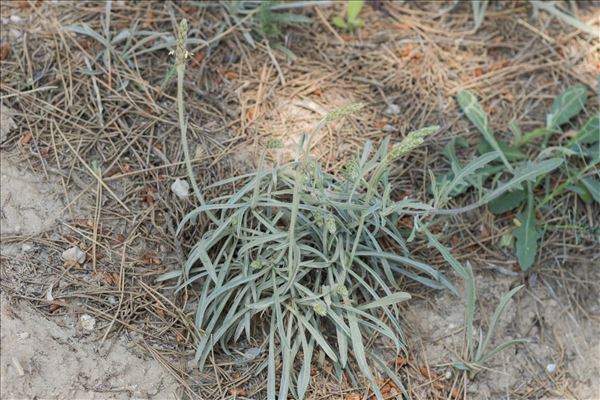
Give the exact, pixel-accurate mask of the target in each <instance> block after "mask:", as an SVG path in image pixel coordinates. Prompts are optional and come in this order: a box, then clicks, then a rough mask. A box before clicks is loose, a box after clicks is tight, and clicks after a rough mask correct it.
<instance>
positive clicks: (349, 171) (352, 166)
mask: <svg viewBox="0 0 600 400" xmlns="http://www.w3.org/2000/svg"><path fill="white" fill-rule="evenodd" d="M359 172H360V167H359V165H358V161H357V160H356V158H351V159H349V160H348V162H347V163H346V166H345V167H344V176H345V177H346V179H348V180H350V181H354V180H356V178H358V174H359Z"/></svg>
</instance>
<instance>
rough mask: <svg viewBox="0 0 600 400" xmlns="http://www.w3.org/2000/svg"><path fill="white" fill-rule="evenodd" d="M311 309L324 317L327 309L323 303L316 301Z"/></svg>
mask: <svg viewBox="0 0 600 400" xmlns="http://www.w3.org/2000/svg"><path fill="white" fill-rule="evenodd" d="M313 310H314V312H315V314H317V315H319V316H321V317H324V316H325V315H327V309H326V308H325V304H323V303H317V304H315V305H314V306H313Z"/></svg>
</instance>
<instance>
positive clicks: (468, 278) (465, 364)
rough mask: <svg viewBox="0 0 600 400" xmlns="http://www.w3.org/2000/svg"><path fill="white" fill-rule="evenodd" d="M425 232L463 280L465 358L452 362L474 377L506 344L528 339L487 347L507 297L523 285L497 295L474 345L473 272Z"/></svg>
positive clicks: (513, 340)
mask: <svg viewBox="0 0 600 400" xmlns="http://www.w3.org/2000/svg"><path fill="white" fill-rule="evenodd" d="M425 235H427V237H428V239H429V243H430V244H432V245H433V246H434V247H435V248H436V249H437V250H438V251H439V252H440V253H441V254H442V256H443V257H444V259H445V260H446V262H448V264H450V265H451V266H452V267H453V268H454V270H455V271H456V272H457V273H458V275H459V276H460V277H461V278H462V279H463V280H464V282H465V294H464V298H465V303H466V304H465V338H466V351H465V358H466V360H464V361H460V362H456V363H454V368H457V369H460V370H463V371H467V372H468V376H469V378H470V379H473V378H475V375H477V373H478V372H479V371H480V370H481V369H482V368H483V367H484V366H485V364H486V363H487V362H489V361H490V360H491V359H492V358H494V357H495V356H496V355H497V354H498V353H500V352H502V351H504V350H506V349H507V348H509V347H511V346H514V345H516V344H519V343H527V342H528V340H527V339H512V340H508V341H506V342H503V343H501V344H499V345H498V346H496V347H494V348H493V349H492V350H489V351H488V347H489V345H490V342H491V341H492V339H493V337H494V335H495V332H496V327H497V325H498V321H499V320H500V318H501V317H502V314H503V313H504V311H505V309H506V306H507V305H508V302H509V301H510V299H511V298H512V297H513V296H514V295H515V294H516V293H517V292H518V291H519V290H521V289H522V288H523V285H521V286H517V287H515V288H514V289H512V290H510V291H509V292H508V293H506V294H505V295H504V296H502V298H501V299H500V302H499V303H498V306H497V307H496V310H495V311H494V314H493V315H492V317H491V319H490V323H489V325H488V329H487V333H486V334H485V336H484V334H483V329H482V328H481V327H480V328H479V335H478V338H479V339H478V340H477V347H476V345H475V341H474V340H473V338H474V320H475V304H476V299H477V293H476V287H475V277H474V275H473V270H472V268H471V265H470V264H469V263H468V262H467V264H466V267H465V266H463V265H462V264H461V263H459V262H458V260H456V258H454V257H453V256H452V254H451V253H450V251H449V250H448V249H447V248H446V247H444V246H443V245H442V244H441V243H439V242H438V241H437V239H436V238H435V237H434V236H433V235H432V234H431V233H430V232H429V231H427V230H425Z"/></svg>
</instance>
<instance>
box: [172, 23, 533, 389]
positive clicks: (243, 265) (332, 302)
mask: <svg viewBox="0 0 600 400" xmlns="http://www.w3.org/2000/svg"><path fill="white" fill-rule="evenodd" d="M186 32H187V23H186V22H185V20H184V21H182V22H181V24H180V27H179V34H178V45H177V49H176V54H175V56H176V70H177V77H178V85H177V87H178V93H177V100H178V101H177V104H178V111H179V113H178V116H179V125H180V129H181V141H182V146H183V150H184V155H185V158H186V167H187V172H188V178H189V179H190V180H191V182H192V188H193V189H194V194H195V196H196V198H197V200H198V203H199V206H198V207H196V208H195V209H193V210H192V211H190V212H189V213H188V214H187V215H186V216H185V217H184V218H183V220H182V221H181V223H180V225H179V227H178V231H177V233H178V234H179V233H181V231H182V230H183V229H185V228H186V227H188V226H189V225H192V226H193V225H194V223H195V221H197V220H198V217H199V216H201V215H206V216H207V217H208V222H209V225H208V227H207V229H206V230H205V231H204V232H203V233H202V236H201V237H199V238H198V239H197V241H196V243H195V244H194V246H193V247H192V249H191V251H190V253H189V255H188V259H187V261H186V263H185V265H184V266H183V268H182V269H181V270H178V271H171V272H168V273H166V274H164V275H163V276H161V278H160V280H163V281H164V280H170V279H178V284H177V290H182V289H184V288H186V287H188V286H190V285H192V284H193V285H194V286H193V287H194V288H197V289H198V290H199V299H198V308H197V311H196V316H195V323H196V327H197V328H198V330H199V331H200V332H201V339H200V342H199V344H198V347H197V350H196V355H195V360H196V361H197V362H198V363H199V366H200V368H202V367H204V365H205V363H206V360H207V358H208V356H209V354H210V353H211V352H212V350H213V348H214V347H215V346H218V347H219V348H220V349H222V351H223V352H224V353H226V354H230V353H231V350H232V349H233V348H234V346H235V343H236V342H239V341H241V340H243V339H244V338H246V339H254V338H256V337H257V336H258V337H265V338H266V340H265V347H266V348H267V349H268V356H267V359H266V361H265V362H264V363H263V369H264V368H267V398H269V399H274V398H277V397H278V398H280V399H287V398H288V396H289V395H290V394H291V395H292V396H293V397H296V398H300V399H302V398H303V397H304V396H305V394H306V391H307V389H308V385H309V383H310V379H311V377H310V375H311V374H310V371H311V366H312V365H313V356H314V355H316V354H319V355H320V356H321V357H320V358H322V359H328V360H329V362H330V363H331V364H332V365H333V366H334V367H335V371H336V373H337V375H338V377H339V378H340V379H341V378H342V374H343V372H345V371H346V372H349V376H350V377H355V375H356V374H354V373H353V371H354V370H356V369H358V371H359V372H360V373H361V374H362V375H363V376H365V377H366V378H367V379H368V380H369V381H370V383H371V389H372V390H373V393H374V394H375V396H376V397H377V398H378V399H382V398H383V396H382V394H381V392H380V390H379V387H378V385H377V383H376V380H375V373H374V371H373V370H372V367H371V366H372V365H373V364H375V365H377V367H378V368H379V370H380V371H381V372H382V373H384V374H386V375H387V376H388V377H389V378H391V379H392V380H393V382H394V383H395V384H396V385H397V386H398V387H399V388H401V389H402V390H403V391H404V389H403V386H402V383H401V382H400V380H399V379H398V377H397V376H396V375H395V374H394V372H393V371H392V370H390V369H389V368H388V367H387V366H386V363H385V362H384V361H383V360H381V359H380V358H379V357H378V356H377V355H376V354H374V353H373V352H371V351H370V350H369V349H368V348H367V347H366V346H365V342H366V340H367V339H370V338H372V337H373V336H381V337H385V338H387V340H389V341H390V342H391V343H393V344H394V346H395V350H396V352H403V351H405V350H406V347H405V340H404V335H403V333H402V329H401V326H400V321H399V310H398V307H397V304H398V303H400V302H402V301H406V300H408V299H410V295H409V294H408V293H406V292H403V291H402V290H401V289H400V287H399V286H398V283H397V282H398V280H399V278H401V277H407V278H409V279H413V280H416V281H418V282H420V283H422V284H424V285H427V286H430V287H434V288H447V289H450V290H451V291H452V292H453V293H455V294H457V295H458V291H457V289H456V288H455V287H454V285H453V284H452V283H451V282H450V281H449V280H448V279H447V278H446V277H445V276H444V275H443V274H442V273H440V272H439V271H438V270H437V269H436V268H434V267H432V266H430V265H428V264H426V263H424V262H421V261H418V260H416V259H414V258H413V257H411V255H410V251H409V249H408V243H407V241H408V240H407V239H405V238H404V237H403V236H402V234H401V233H400V231H399V230H398V222H399V220H400V219H401V218H403V217H404V216H407V215H408V216H414V218H415V219H414V221H415V223H414V229H413V231H412V232H411V233H410V235H409V237H408V239H411V238H413V237H414V236H415V235H416V234H418V233H419V230H422V229H425V232H426V233H428V232H427V231H426V224H422V223H421V218H426V217H428V216H432V215H436V214H449V213H458V212H461V211H462V209H459V210H441V209H439V208H435V207H437V204H442V203H443V201H442V200H441V199H444V198H446V197H447V193H451V192H452V191H453V190H454V187H455V186H456V185H460V184H462V183H463V181H464V180H468V179H469V177H470V176H471V175H472V174H474V173H476V172H477V171H478V170H479V169H480V168H483V167H485V165H486V164H487V163H489V162H491V161H492V160H494V159H496V158H498V157H499V152H492V153H491V154H488V155H484V156H482V157H479V158H478V159H476V160H473V161H472V162H471V163H469V164H468V165H466V166H465V167H464V168H462V169H460V170H459V169H457V170H455V173H456V174H455V176H454V178H453V179H451V180H450V181H449V182H445V183H444V184H443V185H441V186H439V188H440V190H436V193H435V196H434V197H435V199H434V205H431V204H426V203H422V202H419V201H415V200H411V199H403V200H400V201H393V200H392V199H391V197H390V195H391V193H392V186H391V183H390V182H389V179H388V174H389V169H390V167H391V166H392V165H393V164H394V163H395V162H397V160H398V159H399V158H401V157H403V156H405V155H407V154H408V153H410V152H411V151H412V150H414V149H415V148H416V147H418V146H420V145H421V144H422V143H423V141H424V140H425V138H426V137H427V136H428V135H431V134H433V133H435V132H436V131H437V130H438V127H429V128H423V129H420V130H417V131H415V132H412V133H409V134H408V135H407V136H406V137H405V139H404V140H403V141H401V142H400V143H397V144H395V145H394V146H392V147H391V149H389V146H390V140H389V138H386V139H384V140H383V141H382V142H381V144H380V145H379V147H378V148H377V149H374V148H373V144H372V143H370V142H367V144H366V145H365V147H364V149H363V151H362V154H361V155H360V157H356V158H354V159H350V160H349V161H348V163H347V165H346V167H345V168H344V170H343V171H340V173H338V174H332V173H329V172H327V171H324V170H323V169H322V168H321V165H320V163H319V162H318V160H315V159H314V158H313V157H311V155H310V152H309V149H310V148H311V145H310V140H311V138H312V137H315V136H316V134H317V133H318V131H319V130H320V129H322V128H323V127H324V126H325V125H326V124H328V123H331V122H333V121H335V120H338V119H340V118H344V117H346V116H347V115H348V114H350V113H352V112H357V111H359V110H360V109H361V108H362V105H360V104H352V105H349V106H346V107H343V108H341V109H339V110H336V111H333V112H331V113H329V114H328V115H326V116H325V117H324V118H323V120H321V122H320V123H319V124H318V125H317V127H316V128H315V129H314V131H313V132H312V133H311V134H310V135H304V136H303V138H302V140H301V142H300V143H299V145H298V148H297V152H296V158H295V160H294V161H292V162H288V163H285V164H283V165H280V164H276V165H274V166H272V167H267V165H266V163H265V160H266V156H267V154H268V152H276V151H277V150H278V148H279V147H281V145H282V144H281V141H278V140H270V141H269V143H268V145H267V146H266V148H265V149H264V152H263V154H262V156H261V157H260V160H259V162H258V167H257V170H256V172H253V173H248V174H245V175H241V176H236V177H231V178H227V179H224V180H221V181H219V182H216V183H214V184H212V185H210V186H208V187H206V188H205V189H207V190H211V191H214V190H215V189H218V190H216V191H217V192H219V193H221V195H219V197H216V198H213V199H210V200H207V199H206V198H205V196H204V194H203V193H202V192H201V191H200V188H199V187H198V185H197V183H196V181H195V177H194V173H193V169H192V165H191V163H190V154H189V147H188V143H187V139H186V123H185V116H184V103H183V74H184V71H185V63H186V59H187V57H188V55H189V54H188V52H187V50H186V48H185V39H186ZM275 158H276V159H277V157H275ZM531 178H532V177H531V173H530V172H527V173H524V174H521V173H519V172H518V171H516V172H515V174H514V176H513V177H512V178H511V179H510V180H508V181H506V182H504V183H502V184H500V185H499V186H497V187H496V188H495V189H494V190H492V191H491V192H489V193H488V194H486V195H484V196H483V197H482V199H481V200H480V202H479V203H477V204H474V205H473V207H477V206H479V205H480V204H484V203H485V202H487V201H489V200H492V199H493V198H495V197H497V196H499V195H501V194H502V193H503V191H505V190H509V189H510V188H512V187H514V186H515V185H516V184H518V183H519V182H522V181H523V180H524V179H531ZM434 187H436V188H438V186H437V185H434ZM232 188H235V189H234V190H233V192H232ZM434 206H435V207H434ZM427 237H428V239H429V242H430V244H432V245H434V247H435V248H436V249H437V250H438V251H439V252H440V253H441V254H442V256H444V258H445V259H446V261H448V263H449V264H450V266H452V267H453V268H454V269H455V270H456V272H457V273H458V274H459V275H460V276H461V277H463V278H465V276H466V275H465V273H464V270H463V269H462V267H461V266H460V265H459V264H458V263H456V262H453V261H452V258H451V257H448V254H449V253H448V251H447V250H446V249H445V248H444V247H443V246H440V245H439V243H438V242H437V240H435V238H434V237H433V236H432V235H430V234H428V235H427ZM297 366H299V369H298V368H296V367H297ZM277 371H279V374H278V373H277ZM278 375H279V376H278ZM353 379H354V378H353ZM277 387H279V389H278V390H277ZM404 392H405V394H406V391H404ZM406 395H407V394H406Z"/></svg>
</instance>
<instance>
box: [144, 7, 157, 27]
mask: <svg viewBox="0 0 600 400" xmlns="http://www.w3.org/2000/svg"><path fill="white" fill-rule="evenodd" d="M153 22H154V12H153V11H152V8H150V7H148V9H147V10H146V12H145V13H144V20H143V22H142V27H144V28H148V27H150V25H152V23H153Z"/></svg>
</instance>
